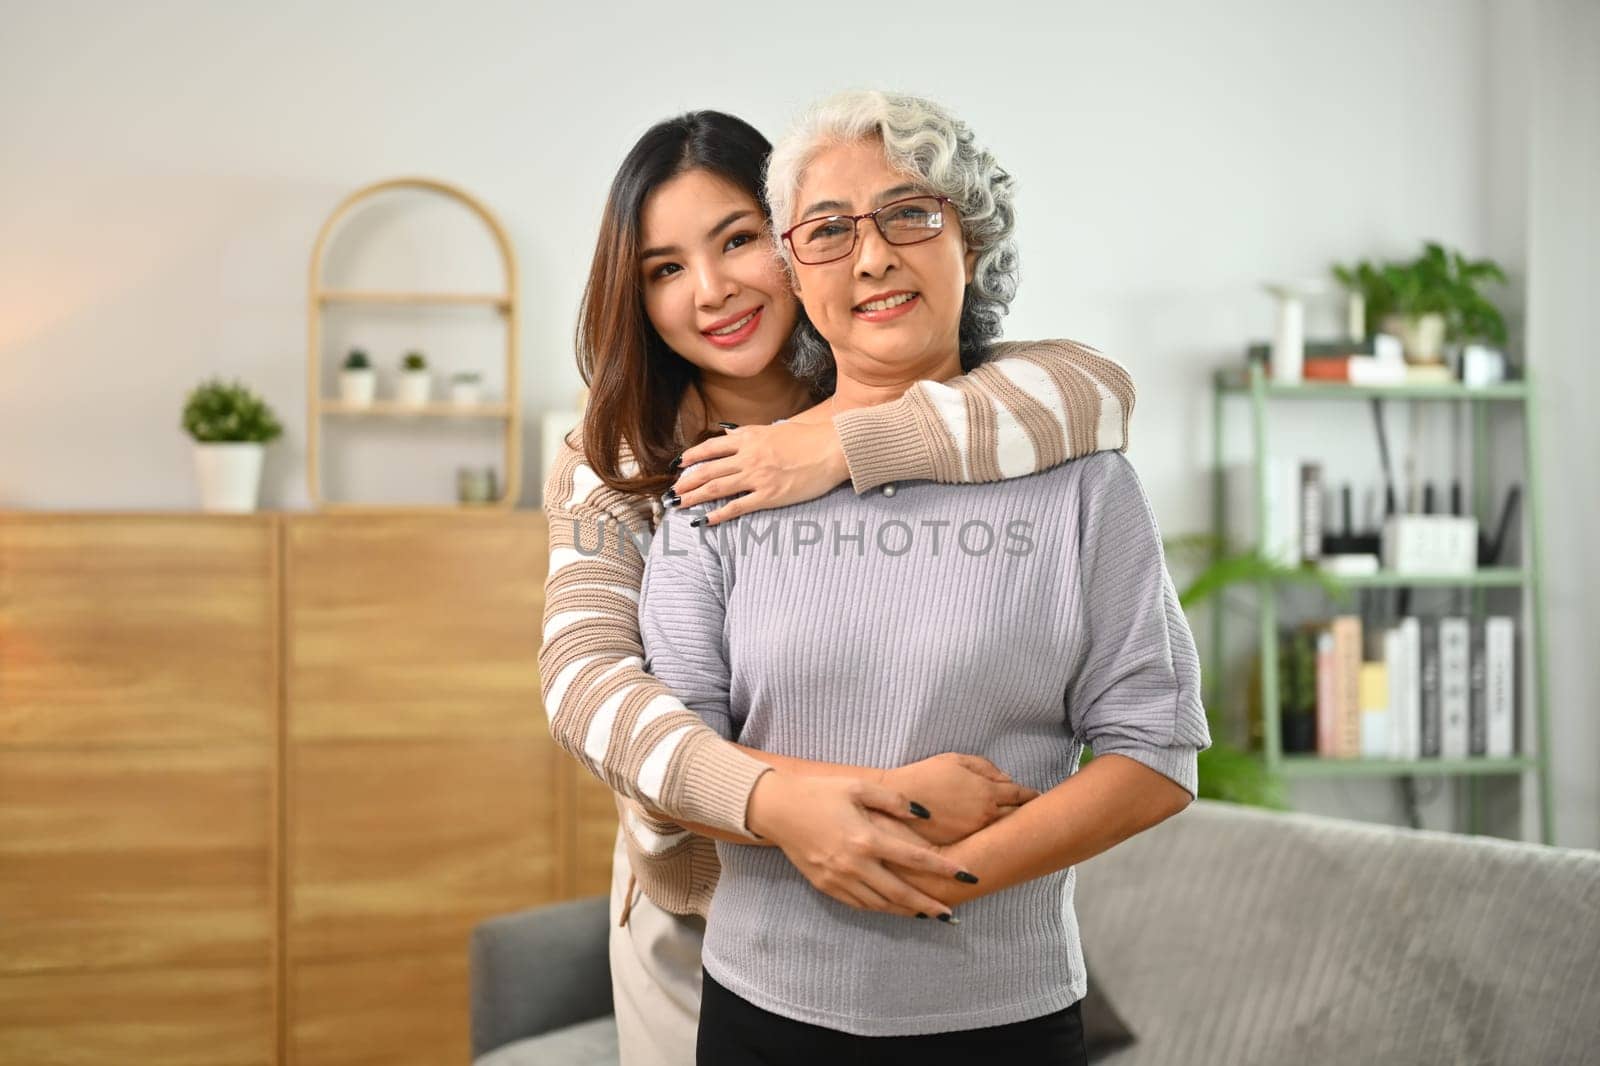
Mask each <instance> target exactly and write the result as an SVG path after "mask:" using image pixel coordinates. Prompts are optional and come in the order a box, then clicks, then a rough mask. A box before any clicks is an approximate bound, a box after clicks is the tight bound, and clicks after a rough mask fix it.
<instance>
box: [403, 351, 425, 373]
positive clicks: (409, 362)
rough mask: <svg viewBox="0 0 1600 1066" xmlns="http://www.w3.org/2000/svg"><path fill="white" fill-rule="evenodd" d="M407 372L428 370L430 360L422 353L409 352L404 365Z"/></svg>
mask: <svg viewBox="0 0 1600 1066" xmlns="http://www.w3.org/2000/svg"><path fill="white" fill-rule="evenodd" d="M401 365H403V366H404V367H405V368H406V369H407V370H426V369H428V359H427V357H426V356H425V355H423V354H422V353H421V352H407V353H406V357H405V359H404V360H403V362H402V364H401Z"/></svg>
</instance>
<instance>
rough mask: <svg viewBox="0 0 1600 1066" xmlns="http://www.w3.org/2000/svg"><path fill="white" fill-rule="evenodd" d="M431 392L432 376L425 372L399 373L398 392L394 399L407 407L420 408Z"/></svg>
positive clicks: (408, 371) (403, 371)
mask: <svg viewBox="0 0 1600 1066" xmlns="http://www.w3.org/2000/svg"><path fill="white" fill-rule="evenodd" d="M432 391H433V374H432V372H430V371H427V370H402V371H400V390H399V393H398V394H397V396H396V399H398V400H399V402H400V403H402V404H404V405H405V406H407V407H421V406H422V405H423V404H425V403H427V402H428V398H429V394H430V393H431V392H432Z"/></svg>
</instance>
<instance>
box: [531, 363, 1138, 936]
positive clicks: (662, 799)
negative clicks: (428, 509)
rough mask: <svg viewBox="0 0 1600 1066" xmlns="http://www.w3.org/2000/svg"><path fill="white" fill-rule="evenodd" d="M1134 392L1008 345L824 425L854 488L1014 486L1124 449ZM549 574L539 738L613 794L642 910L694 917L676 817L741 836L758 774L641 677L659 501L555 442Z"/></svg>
mask: <svg viewBox="0 0 1600 1066" xmlns="http://www.w3.org/2000/svg"><path fill="white" fill-rule="evenodd" d="M1133 404H1134V391H1133V382H1132V379H1131V378H1129V376H1128V373H1127V371H1126V370H1124V369H1123V368H1122V366H1121V365H1119V364H1118V363H1117V362H1116V361H1114V360H1112V359H1109V358H1107V357H1106V356H1104V355H1101V354H1100V353H1099V352H1096V351H1095V350H1094V349H1092V348H1089V347H1087V346H1085V345H1082V344H1079V343H1077V342H1075V341H1068V340H1052V341H1038V342H1027V343H1022V342H1008V343H1005V344H999V345H996V346H995V350H994V352H993V357H992V359H991V361H990V362H989V363H986V364H985V365H984V366H982V367H979V368H978V369H977V370H975V371H974V372H973V373H971V374H968V375H964V376H962V377H958V378H954V379H952V380H950V381H948V382H933V381H923V382H918V383H917V384H916V385H913V386H912V387H911V388H910V389H909V390H907V392H906V394H905V395H904V396H902V397H901V398H899V399H897V400H894V401H892V402H889V403H885V404H881V405H879V406H876V407H872V408H867V409H864V410H859V411H848V412H843V413H841V414H839V415H838V416H836V418H835V419H834V423H835V426H836V427H837V428H838V430H839V432H840V435H841V439H842V442H843V445H844V451H845V458H846V460H847V462H848V463H849V467H850V473H851V478H852V481H853V483H854V485H855V487H856V490H857V491H858V492H859V491H865V489H866V488H868V487H872V486H877V485H880V484H882V483H883V482H884V481H887V480H895V479H917V478H932V479H936V480H953V481H982V480H993V479H995V478H999V477H1014V476H1017V475H1020V474H1026V473H1030V472H1032V471H1034V470H1038V469H1042V468H1044V467H1045V466H1049V465H1053V464H1055V463H1059V462H1061V461H1062V460H1063V459H1068V458H1072V457H1074V456H1077V455H1083V454H1087V453H1088V452H1091V451H1095V450H1098V449H1125V448H1126V447H1127V433H1128V417H1129V415H1130V413H1131V412H1132V410H1133ZM544 508H545V513H546V516H547V518H548V519H549V532H550V568H549V575H548V577H547V579H546V583H545V613H544V641H543V644H542V645H541V647H540V650H539V674H540V682H541V688H542V692H543V696H544V706H545V712H546V714H547V715H548V717H549V725H550V732H551V735H552V736H553V737H554V738H555V739H556V741H557V743H559V744H560V745H561V747H562V748H563V749H564V750H566V751H567V752H568V753H569V754H570V755H572V756H573V757H574V758H576V759H578V760H579V762H580V763H581V764H582V765H583V766H584V768H585V769H587V770H588V771H589V772H590V773H591V774H593V775H594V776H596V777H598V778H599V779H600V780H601V781H604V782H605V783H606V784H607V785H608V786H609V787H610V788H611V789H612V790H613V791H614V792H615V793H616V795H617V809H618V815H619V817H620V819H621V823H622V827H623V831H624V835H625V837H626V841H627V844H628V854H629V858H630V861H631V862H632V865H633V868H634V872H635V873H636V874H637V875H638V878H639V883H640V885H641V887H642V888H643V890H644V892H645V893H646V894H647V895H649V897H650V898H651V899H652V900H653V901H655V903H656V904H657V905H658V906H660V907H662V908H664V909H666V910H669V911H672V912H674V913H677V914H691V913H693V914H700V915H704V914H705V913H706V911H707V908H708V907H709V905H710V901H711V893H712V889H713V887H714V886H715V884H716V880H717V874H718V869H719V866H718V860H717V856H716V851H715V849H714V848H713V846H712V841H711V840H710V839H709V838H707V837H702V836H699V835H698V834H694V833H689V832H686V831H684V830H683V829H682V828H681V827H679V826H678V825H676V824H674V823H673V822H672V821H670V819H671V818H674V817H676V818H683V819H686V820H688V821H692V822H697V823H700V824H704V825H711V826H716V827H717V828H719V829H723V830H726V831H729V832H733V833H748V830H747V828H746V826H745V822H744V818H745V808H746V807H747V806H748V803H749V797H750V792H751V790H752V789H754V787H755V783H756V780H757V779H758V778H759V777H760V776H761V774H763V773H765V772H766V770H767V767H766V766H765V764H762V763H760V762H758V761H757V760H755V759H753V758H751V757H750V756H749V755H747V754H746V753H744V752H742V751H740V750H738V749H737V748H735V747H734V746H733V745H731V744H728V743H727V742H725V741H723V740H722V739H720V738H719V737H718V736H717V735H716V734H715V733H713V732H712V731H711V730H710V729H708V728H707V727H706V726H705V725H704V724H703V723H702V722H701V720H700V719H699V718H698V717H697V716H696V715H695V714H694V713H693V712H691V711H690V710H688V709H687V708H686V707H684V705H683V703H682V702H681V701H680V700H679V699H678V698H677V696H676V695H674V694H673V693H672V692H671V691H670V690H669V688H668V687H667V686H665V685H663V684H661V683H660V682H659V681H657V680H656V679H655V678H653V677H651V676H650V675H649V674H647V673H646V672H645V671H644V669H643V663H642V659H641V656H642V649H641V647H640V643H639V628H638V619H637V600H638V590H639V578H640V574H641V573H642V572H643V570H644V559H643V557H642V555H641V551H640V546H641V544H644V543H647V541H648V537H649V533H650V531H651V530H652V529H653V528H654V526H655V523H656V522H657V521H658V520H659V518H660V514H661V505H660V503H659V501H657V500H654V499H648V498H644V497H638V496H631V495H628V494H626V493H621V492H618V491H616V490H615V489H612V488H611V487H610V486H608V485H606V484H605V483H604V482H602V481H601V480H600V478H599V476H598V475H596V473H595V472H594V470H593V468H591V467H590V466H589V464H588V463H587V462H586V461H585V459H584V456H583V454H582V453H581V452H580V451H578V450H577V449H575V448H573V447H571V446H570V445H566V444H563V446H562V448H561V451H560V452H559V453H558V454H557V456H556V457H555V462H554V463H553V465H552V468H551V473H550V475H549V479H548V481H547V482H546V484H545V490H544Z"/></svg>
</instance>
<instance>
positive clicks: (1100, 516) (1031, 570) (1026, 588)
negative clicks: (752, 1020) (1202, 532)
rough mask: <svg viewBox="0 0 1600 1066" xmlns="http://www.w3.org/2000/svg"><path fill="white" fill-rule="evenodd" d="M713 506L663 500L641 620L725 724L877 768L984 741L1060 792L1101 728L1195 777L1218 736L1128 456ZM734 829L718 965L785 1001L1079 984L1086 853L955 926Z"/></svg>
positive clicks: (1040, 992)
mask: <svg viewBox="0 0 1600 1066" xmlns="http://www.w3.org/2000/svg"><path fill="white" fill-rule="evenodd" d="M710 506H715V505H710ZM707 509H709V507H707V508H694V509H692V511H691V512H681V511H674V512H669V513H668V515H667V516H666V519H665V521H664V522H663V524H662V526H661V528H660V529H659V530H658V532H657V534H656V537H655V538H654V541H653V543H652V545H651V551H650V556H649V560H648V563H647V566H646V570H645V577H644V584H643V586H642V589H641V596H640V607H639V610H640V622H641V631H642V633H643V637H644V648H645V664H646V668H647V669H649V670H650V671H651V672H652V673H653V674H654V675H655V676H656V677H657V678H658V679H659V680H660V681H661V682H663V683H664V684H666V685H667V686H669V687H670V688H671V689H672V690H673V691H674V692H675V693H677V694H678V696H679V697H680V698H681V699H683V700H684V702H685V703H686V704H687V705H688V706H689V707H691V708H692V709H693V710H695V711H696V712H697V713H698V714H699V715H700V716H701V717H702V718H703V719H704V720H705V721H706V722H707V723H708V724H710V725H712V726H714V727H715V728H716V729H717V730H718V731H719V732H720V733H722V734H723V735H724V736H726V737H728V738H729V739H735V740H737V741H739V742H740V743H742V744H745V745H748V746H750V747H754V748H759V749H762V750H767V751H773V752H780V753H782V754H785V755H789V756H794V757H798V758H803V759H813V760H819V761H823V762H838V763H850V764H856V765H865V766H872V767H894V766H902V765H904V764H906V763H910V762H914V761H917V760H919V759H924V758H928V757H930V756H932V755H936V754H939V753H941V752H947V751H958V752H970V753H974V754H978V755H982V756H984V757H986V758H988V759H990V760H991V761H993V762H994V763H995V765H997V766H999V767H1000V768H1001V769H1002V770H1004V771H1006V772H1007V773H1009V774H1010V775H1011V776H1012V777H1013V778H1014V779H1015V780H1017V781H1019V782H1021V783H1022V784H1024V785H1028V786H1031V787H1033V788H1036V789H1039V790H1041V791H1045V790H1048V789H1051V788H1053V787H1055V786H1057V785H1059V784H1061V783H1062V782H1063V781H1064V780H1066V779H1067V778H1068V777H1069V776H1070V775H1071V774H1073V773H1074V772H1075V771H1076V768H1077V766H1078V762H1079V759H1080V757H1081V754H1082V749H1083V746H1084V745H1088V746H1089V747H1091V748H1092V749H1093V750H1094V752H1095V754H1096V755H1097V756H1104V755H1107V754H1113V753H1114V754H1119V755H1124V756H1127V757H1129V758H1132V759H1136V760H1138V761H1139V762H1141V763H1143V764H1145V765H1146V766H1149V767H1151V768H1152V769H1154V770H1156V771H1157V772H1159V773H1161V774H1163V775H1165V776H1166V777H1168V778H1170V779H1172V780H1173V781H1175V782H1177V783H1178V784H1180V785H1181V786H1183V787H1184V788H1185V789H1187V790H1188V791H1189V793H1190V794H1191V795H1193V794H1194V792H1195V787H1196V774H1197V769H1196V758H1195V756H1196V753H1197V752H1198V751H1199V750H1201V749H1203V748H1204V747H1206V746H1208V745H1209V743H1210V735H1209V733H1208V732H1207V728H1206V720H1205V714H1204V711H1203V709H1202V707H1201V704H1200V696H1199V693H1200V667H1199V659H1198V657H1197V655H1196V654H1195V647H1194V641H1193V638H1192V636H1191V634H1190V632H1189V627H1188V624H1187V622H1186V621H1185V619H1184V615H1183V612H1182V610H1181V609H1180V607H1179V606H1178V600H1177V595H1176V592H1175V591H1174V589H1173V585H1172V581H1171V578H1170V577H1169V576H1168V574H1167V571H1166V565H1165V560H1164V558H1163V555H1162V550H1161V541H1160V535H1159V533H1158V531H1157V529H1156V524H1155V519H1154V516H1153V515H1152V513H1151V510H1150V506H1149V503H1148V501H1147V500H1146V498H1145V495H1144V491H1143V488H1142V487H1141V486H1140V484H1139V480H1138V478H1137V476H1136V475H1135V473H1134V471H1133V468H1132V467H1131V466H1130V465H1129V463H1128V461H1127V459H1126V458H1125V457H1123V456H1122V455H1120V454H1118V453H1116V452H1104V453H1100V454H1097V455H1093V456H1091V457H1089V458H1085V459H1080V460H1077V461H1075V462H1071V463H1067V464H1064V465H1061V466H1057V467H1055V468H1054V469H1052V470H1048V471H1045V472H1043V473H1039V474H1034V475H1032V476H1028V477H1021V478H1016V479H1013V480H1008V481H1003V482H997V483H993V484H987V485H981V486H964V487H959V488H956V487H948V486H944V485H939V484H935V483H932V482H914V483H906V484H902V485H899V486H898V491H897V492H896V493H895V494H894V495H893V496H886V495H883V494H876V493H874V494H867V495H865V496H856V495H854V494H852V493H851V492H850V491H848V490H846V489H844V488H840V489H836V490H835V491H833V492H832V493H829V494H828V495H826V496H824V497H822V498H820V499H818V500H814V501H811V502H809V503H803V504H797V505H795V506H793V507H787V508H782V509H779V510H776V511H771V512H761V513H756V514H751V515H747V516H745V517H742V518H739V519H735V520H734V521H732V522H729V523H725V524H723V525H721V526H719V527H717V528H716V529H715V530H711V529H694V528H691V527H690V525H689V522H690V520H691V519H692V518H694V517H695V514H696V513H703V512H704V511H705V510H707ZM717 851H718V855H719V857H720V858H721V860H722V876H721V880H720V881H719V882H718V886H717V889H716V895H715V896H714V898H713V900H712V905H711V912H710V915H709V917H708V921H707V934H706V942H705V948H704V952H703V961H704V964H705V967H706V971H707V972H708V973H710V974H711V976H713V977H714V978H716V979H717V980H718V981H719V982H721V983H722V984H723V985H725V986H726V987H727V988H729V989H730V990H732V991H733V992H735V993H736V994H737V995H739V996H741V997H743V998H745V999H747V1000H749V1001H750V1002H751V1003H754V1004H755V1005H757V1006H759V1007H762V1008H764V1009H766V1010H769V1011H772V1012H775V1013H778V1014H782V1015H784V1016H786V1017H789V1018H794V1019H797V1020H800V1021H805V1022H810V1023H812V1024H816V1025H823V1026H827V1027H829V1028H833V1029H838V1030H843V1031H845V1032H850V1033H856V1034H860V1035H865V1036H891V1035H901V1034H912V1033H935V1032H945V1031H949V1030H954V1029H973V1028H979V1027H985V1026H994V1025H1003V1024H1006V1023H1010V1022H1016V1021H1021V1020H1024V1019H1027V1018H1032V1017H1037V1016H1039V1015H1042V1014H1047V1013H1049V1012H1051V1011H1054V1010H1059V1009H1060V1008H1062V1007H1065V1006H1068V1005H1070V1004H1071V1003H1073V1002H1075V1001H1076V1000H1078V999H1079V998H1081V997H1082V996H1083V994H1084V991H1085V987H1086V975H1085V973H1084V968H1083V957H1082V952H1081V949H1080V947H1079V939H1078V928H1077V922H1076V919H1075V917H1074V910H1073V906H1072V891H1073V884H1074V879H1075V872H1074V870H1073V869H1071V868H1068V869H1063V870H1060V871H1057V872H1055V873H1053V874H1049V875H1047V876H1044V877H1040V878H1037V879H1035V880H1033V881H1030V882H1027V883H1025V884H1022V885H1018V886H1015V887H1013V888H1010V889H1007V890H1004V891H1001V892H997V893H993V894H991V895H988V896H984V897H981V898H979V899H976V900H973V901H971V902H968V903H966V904H964V905H963V906H962V907H961V908H960V917H961V924H960V925H959V926H948V925H945V924H943V923H940V922H919V921H914V920H907V919H905V918H901V917H896V916H890V915H883V914H878V913H870V912H863V911H858V910H855V909H853V908H850V907H847V906H845V905H844V904H841V903H838V902H836V901H835V900H833V899H831V898H830V897H828V896H825V895H824V894H822V893H821V892H819V891H817V890H816V889H814V888H813V887H812V886H811V885H810V884H809V883H807V881H806V880H805V878H804V877H803V876H802V875H801V874H800V873H799V871H798V870H796V869H795V867H794V866H793V865H792V864H791V863H790V862H789V860H788V859H787V858H786V857H785V856H784V855H783V853H782V852H781V851H779V850H777V849H775V848H763V847H756V846H750V845H737V844H722V843H719V844H718V846H717ZM979 874H980V876H981V871H979Z"/></svg>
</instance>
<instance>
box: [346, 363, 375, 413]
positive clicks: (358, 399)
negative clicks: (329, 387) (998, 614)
mask: <svg viewBox="0 0 1600 1066" xmlns="http://www.w3.org/2000/svg"><path fill="white" fill-rule="evenodd" d="M377 391H378V372H377V371H375V370H373V369H372V368H371V367H368V368H367V369H365V370H341V371H339V399H341V400H343V401H344V402H345V403H347V404H350V405H351V406H353V407H367V406H369V405H370V404H371V403H372V397H373V395H374V394H375V393H376V392H377Z"/></svg>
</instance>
